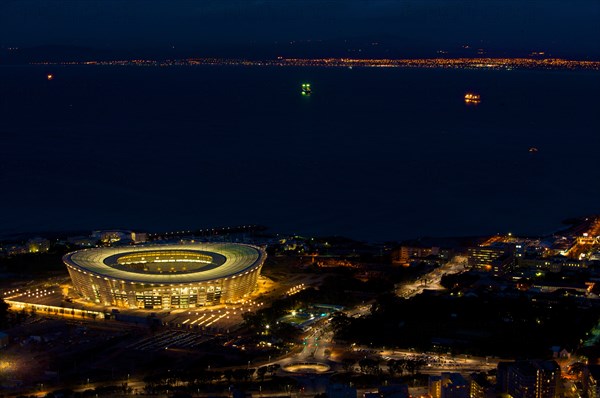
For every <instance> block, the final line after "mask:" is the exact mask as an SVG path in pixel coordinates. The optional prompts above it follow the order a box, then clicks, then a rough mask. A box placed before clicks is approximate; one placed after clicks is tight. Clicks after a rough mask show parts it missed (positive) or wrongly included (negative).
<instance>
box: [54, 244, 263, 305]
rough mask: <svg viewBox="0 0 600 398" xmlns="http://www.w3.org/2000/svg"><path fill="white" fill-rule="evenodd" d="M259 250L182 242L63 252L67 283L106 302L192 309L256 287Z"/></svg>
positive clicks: (89, 297) (88, 296)
mask: <svg viewBox="0 0 600 398" xmlns="http://www.w3.org/2000/svg"><path fill="white" fill-rule="evenodd" d="M265 259H266V252H265V251H264V249H262V248H260V247H256V246H250V245H242V244H233V243H188V244H170V245H148V246H123V247H105V248H96V249H84V250H79V251H76V252H73V253H69V254H67V255H65V256H64V257H63V262H64V263H65V265H66V266H67V270H68V271H69V275H70V276H71V280H72V281H73V287H74V288H75V291H76V292H77V293H79V294H80V295H81V296H82V297H84V298H85V299H87V300H89V301H91V302H94V303H97V304H101V305H106V306H117V307H125V308H144V309H171V308H194V307H201V306H208V305H217V304H220V303H230V302H236V301H238V300H241V299H242V298H244V297H246V296H247V295H248V294H250V293H251V292H252V291H253V290H254V289H255V287H256V284H257V280H258V277H259V275H260V270H261V268H262V266H263V263H264V261H265Z"/></svg>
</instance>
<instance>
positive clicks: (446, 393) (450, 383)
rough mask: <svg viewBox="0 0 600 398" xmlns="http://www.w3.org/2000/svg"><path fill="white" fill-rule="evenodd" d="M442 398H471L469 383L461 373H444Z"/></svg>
mask: <svg viewBox="0 0 600 398" xmlns="http://www.w3.org/2000/svg"><path fill="white" fill-rule="evenodd" d="M440 390H441V394H440V398H469V382H468V381H467V379H465V378H464V377H463V376H462V375H461V374H460V373H450V372H444V373H442V380H441V388H440Z"/></svg>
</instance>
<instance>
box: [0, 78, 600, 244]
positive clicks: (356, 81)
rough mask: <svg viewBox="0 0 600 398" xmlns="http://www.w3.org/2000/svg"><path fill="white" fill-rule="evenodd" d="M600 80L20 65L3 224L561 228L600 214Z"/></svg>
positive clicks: (4, 85) (1, 200) (399, 231)
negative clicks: (473, 101) (476, 100)
mask: <svg viewBox="0 0 600 398" xmlns="http://www.w3.org/2000/svg"><path fill="white" fill-rule="evenodd" d="M48 73H52V74H53V75H54V79H53V80H51V81H49V80H47V78H46V76H47V74H48ZM305 82H308V83H311V85H312V89H313V93H312V95H310V96H302V95H301V92H300V89H301V84H302V83H305ZM466 92H476V93H479V94H480V95H481V99H482V101H481V103H480V104H479V105H476V106H468V105H466V104H465V103H464V101H463V97H464V95H465V93H466ZM599 92H600V78H599V75H598V72H591V71H539V70H529V71H518V70H512V71H506V70H504V71H492V70H453V69H388V68H371V69H362V68H354V69H333V68H332V69H325V68H291V67H290V68H268V67H264V68H261V67H239V66H235V67H233V66H230V67H226V66H223V67H216V66H214V67H211V66H198V67H119V66H14V67H8V66H4V67H0V186H2V191H1V194H0V235H3V236H9V235H11V234H15V233H21V232H37V231H67V230H92V229H103V228H127V229H134V230H142V231H146V230H149V231H165V230H168V231H177V230H184V229H196V228H203V227H213V226H237V225H245V224H260V225H266V226H268V227H270V228H271V230H272V231H278V232H284V233H297V234H303V235H321V236H323V235H343V236H348V237H351V238H356V239H360V240H369V241H383V240H400V239H406V238H413V237H419V236H458V235H481V234H490V233H496V232H512V233H514V234H520V235H539V234H547V233H551V232H553V231H555V230H557V229H558V228H559V227H560V222H561V220H563V219H566V218H569V217H573V216H580V215H587V214H596V213H600V200H599V197H600V183H599V181H600V156H599V155H598V152H599V150H600V112H599V109H600V96H599V95H598V93H599ZM531 148H536V149H537V152H532V149H531ZM530 150H531V151H530Z"/></svg>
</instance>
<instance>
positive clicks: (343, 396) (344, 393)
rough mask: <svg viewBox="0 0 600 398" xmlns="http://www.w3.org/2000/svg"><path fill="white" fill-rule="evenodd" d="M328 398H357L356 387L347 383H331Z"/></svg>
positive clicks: (328, 387) (328, 388)
mask: <svg viewBox="0 0 600 398" xmlns="http://www.w3.org/2000/svg"><path fill="white" fill-rule="evenodd" d="M327 398H356V388H355V387H350V386H347V385H345V384H329V385H328V386H327Z"/></svg>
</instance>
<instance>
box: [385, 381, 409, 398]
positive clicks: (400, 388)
mask: <svg viewBox="0 0 600 398" xmlns="http://www.w3.org/2000/svg"><path fill="white" fill-rule="evenodd" d="M377 391H378V392H379V396H380V397H381V398H409V397H410V394H409V393H408V385H406V384H390V385H387V386H379V388H378V389H377Z"/></svg>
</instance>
